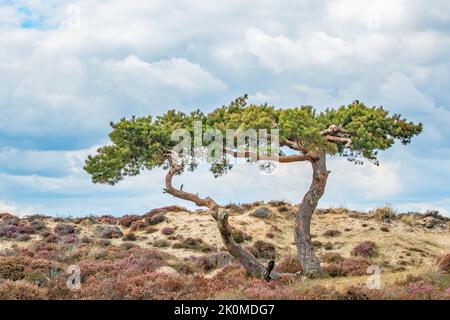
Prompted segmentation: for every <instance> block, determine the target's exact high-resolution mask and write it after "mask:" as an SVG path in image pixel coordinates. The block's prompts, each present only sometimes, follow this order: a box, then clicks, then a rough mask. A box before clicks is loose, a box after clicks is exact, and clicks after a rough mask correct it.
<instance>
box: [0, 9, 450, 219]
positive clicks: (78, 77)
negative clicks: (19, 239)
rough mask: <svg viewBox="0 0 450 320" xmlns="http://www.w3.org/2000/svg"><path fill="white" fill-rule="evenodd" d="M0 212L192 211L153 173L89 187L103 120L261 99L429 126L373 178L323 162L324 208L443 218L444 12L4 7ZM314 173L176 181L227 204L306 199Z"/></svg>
mask: <svg viewBox="0 0 450 320" xmlns="http://www.w3.org/2000/svg"><path fill="white" fill-rule="evenodd" d="M0 84H1V85H0V211H10V212H14V213H17V214H26V213H35V212H40V213H45V214H53V215H68V214H69V215H84V214H103V213H112V214H116V215H117V214H124V213H144V212H146V211H148V210H150V209H151V208H154V207H157V206H164V205H170V204H182V205H187V204H185V203H183V202H181V201H178V200H176V199H174V198H171V197H169V196H168V195H166V194H163V193H162V183H163V179H164V172H163V171H162V170H155V171H154V172H149V173H145V174H143V175H141V176H139V177H134V178H131V179H128V180H126V181H124V182H122V183H120V184H118V185H117V186H115V187H110V186H101V185H93V184H92V183H91V182H90V179H89V177H88V176H87V175H86V174H85V173H84V172H83V170H82V166H83V162H84V159H85V158H86V156H87V155H88V154H90V153H92V152H94V150H95V149H96V147H98V146H100V145H103V144H105V143H108V140H107V134H108V132H109V122H110V121H115V120H117V119H120V118H121V117H129V116H131V115H144V114H161V113H163V112H164V111H166V110H168V109H171V108H177V109H180V110H183V111H189V110H192V109H196V108H200V109H202V110H203V111H209V110H211V109H213V108H214V107H216V106H219V105H222V104H226V103H227V102H229V101H230V100H232V99H233V98H234V97H236V96H239V95H242V94H243V93H248V94H249V96H250V100H251V101H252V102H256V103H264V102H268V103H269V104H272V105H275V106H278V107H292V106H298V105H304V104H311V105H314V106H315V107H316V108H317V109H319V110H322V109H324V108H326V107H336V106H339V105H341V104H346V103H350V102H352V101H353V100H355V99H359V100H361V101H363V102H365V103H366V104H370V105H383V106H384V107H385V108H386V109H388V110H390V111H392V112H397V113H401V114H402V115H404V116H405V117H407V118H410V119H411V120H414V121H421V122H423V123H424V126H425V130H424V132H423V134H422V135H421V136H419V137H417V138H416V139H415V140H414V141H413V143H412V144H411V145H409V146H407V147H403V146H400V145H398V146H395V147H394V148H392V149H390V150H388V151H386V152H384V153H383V154H382V155H381V157H380V160H381V165H380V167H375V166H373V165H371V164H369V163H368V164H365V165H364V166H359V167H355V166H354V165H352V164H350V163H348V162H346V161H345V160H343V159H335V158H330V159H329V168H330V170H331V171H332V174H331V175H330V179H329V184H328V186H327V191H326V194H325V196H324V197H323V199H322V201H321V203H320V206H322V207H329V206H335V207H336V206H347V207H351V208H357V209H363V210H366V209H370V208H373V207H376V206H381V205H383V204H385V203H390V204H392V205H393V206H394V207H395V208H397V209H398V210H399V211H410V210H411V211H412V210H420V211H423V210H427V209H438V210H440V211H441V212H443V213H444V214H447V215H449V214H450V188H449V186H448V181H449V180H450V135H449V133H450V130H449V127H450V90H449V89H450V85H449V84H450V3H449V2H448V1H444V0H443V1H437V0H434V1H433V0H432V1H421V0H412V1H401V0H393V1H392V0H391V1H387V0H382V1H374V0H373V1H372V0H367V1H359V0H335V1H245V2H243V1H234V0H231V1H220V2H217V1H215V2H214V3H213V2H211V1H210V2H206V1H200V0H197V1H154V0H151V1H137V0H136V1H133V2H129V1H117V0H111V1H95V0H89V1H87V0H86V1H64V0H58V1H56V0H54V1H35V0H24V1H0ZM310 176H311V168H310V167H309V166H308V165H306V164H304V163H300V164H295V165H284V166H281V167H280V168H279V170H278V171H277V173H276V174H274V175H270V176H264V175H261V173H260V172H259V170H258V168H257V167H256V166H247V165H239V166H237V167H236V168H235V170H233V171H232V173H230V174H229V175H227V176H225V177H224V178H221V179H218V180H217V179H214V178H213V177H212V176H211V175H210V174H209V172H208V171H207V170H206V169H202V170H200V171H198V173H197V174H196V175H195V176H193V175H186V176H184V177H181V178H180V179H179V180H177V183H179V184H181V183H183V184H184V185H185V188H189V189H191V190H195V191H198V192H199V193H200V194H208V195H211V196H214V197H215V198H217V199H218V200H219V201H220V202H221V203H229V202H237V203H239V202H251V201H256V200H271V199H282V200H287V201H291V202H294V203H296V202H299V201H300V199H301V198H302V195H303V193H304V192H305V191H306V190H307V187H308V184H309V180H310Z"/></svg>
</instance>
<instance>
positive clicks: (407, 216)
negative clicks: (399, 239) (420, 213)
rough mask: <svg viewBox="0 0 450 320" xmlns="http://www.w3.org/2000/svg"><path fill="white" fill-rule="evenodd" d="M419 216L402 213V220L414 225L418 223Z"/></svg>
mask: <svg viewBox="0 0 450 320" xmlns="http://www.w3.org/2000/svg"><path fill="white" fill-rule="evenodd" d="M416 220H417V217H416V216H415V215H413V214H402V215H401V216H400V221H401V222H403V223H405V224H407V225H409V226H413V225H414V224H415V223H416Z"/></svg>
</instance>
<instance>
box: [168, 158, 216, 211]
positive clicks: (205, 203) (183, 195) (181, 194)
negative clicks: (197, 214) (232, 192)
mask: <svg viewBox="0 0 450 320" xmlns="http://www.w3.org/2000/svg"><path fill="white" fill-rule="evenodd" d="M181 170H182V167H181V166H180V165H176V164H172V165H171V167H170V170H169V171H168V172H167V174H166V188H165V189H164V191H166V192H167V193H169V194H171V195H173V196H174V197H177V198H180V199H184V200H187V201H191V202H193V203H195V204H196V205H197V206H199V207H208V208H209V209H210V210H211V211H213V212H215V211H217V210H218V209H219V205H218V204H217V203H216V202H215V201H214V200H213V199H211V198H210V197H207V198H200V197H199V196H198V194H193V193H190V192H186V191H182V190H180V189H176V188H174V187H173V185H172V179H173V176H174V175H177V174H179V173H180V172H181Z"/></svg>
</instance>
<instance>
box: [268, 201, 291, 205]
mask: <svg viewBox="0 0 450 320" xmlns="http://www.w3.org/2000/svg"><path fill="white" fill-rule="evenodd" d="M267 204H269V205H271V206H272V207H286V206H288V205H289V204H288V203H287V202H286V201H280V200H272V201H269V202H268V203H267Z"/></svg>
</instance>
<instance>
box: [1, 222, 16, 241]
mask: <svg viewBox="0 0 450 320" xmlns="http://www.w3.org/2000/svg"><path fill="white" fill-rule="evenodd" d="M18 235H19V231H18V228H17V226H15V225H13V224H9V223H8V224H4V225H1V226H0V237H7V238H15V237H17V236H18Z"/></svg>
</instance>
